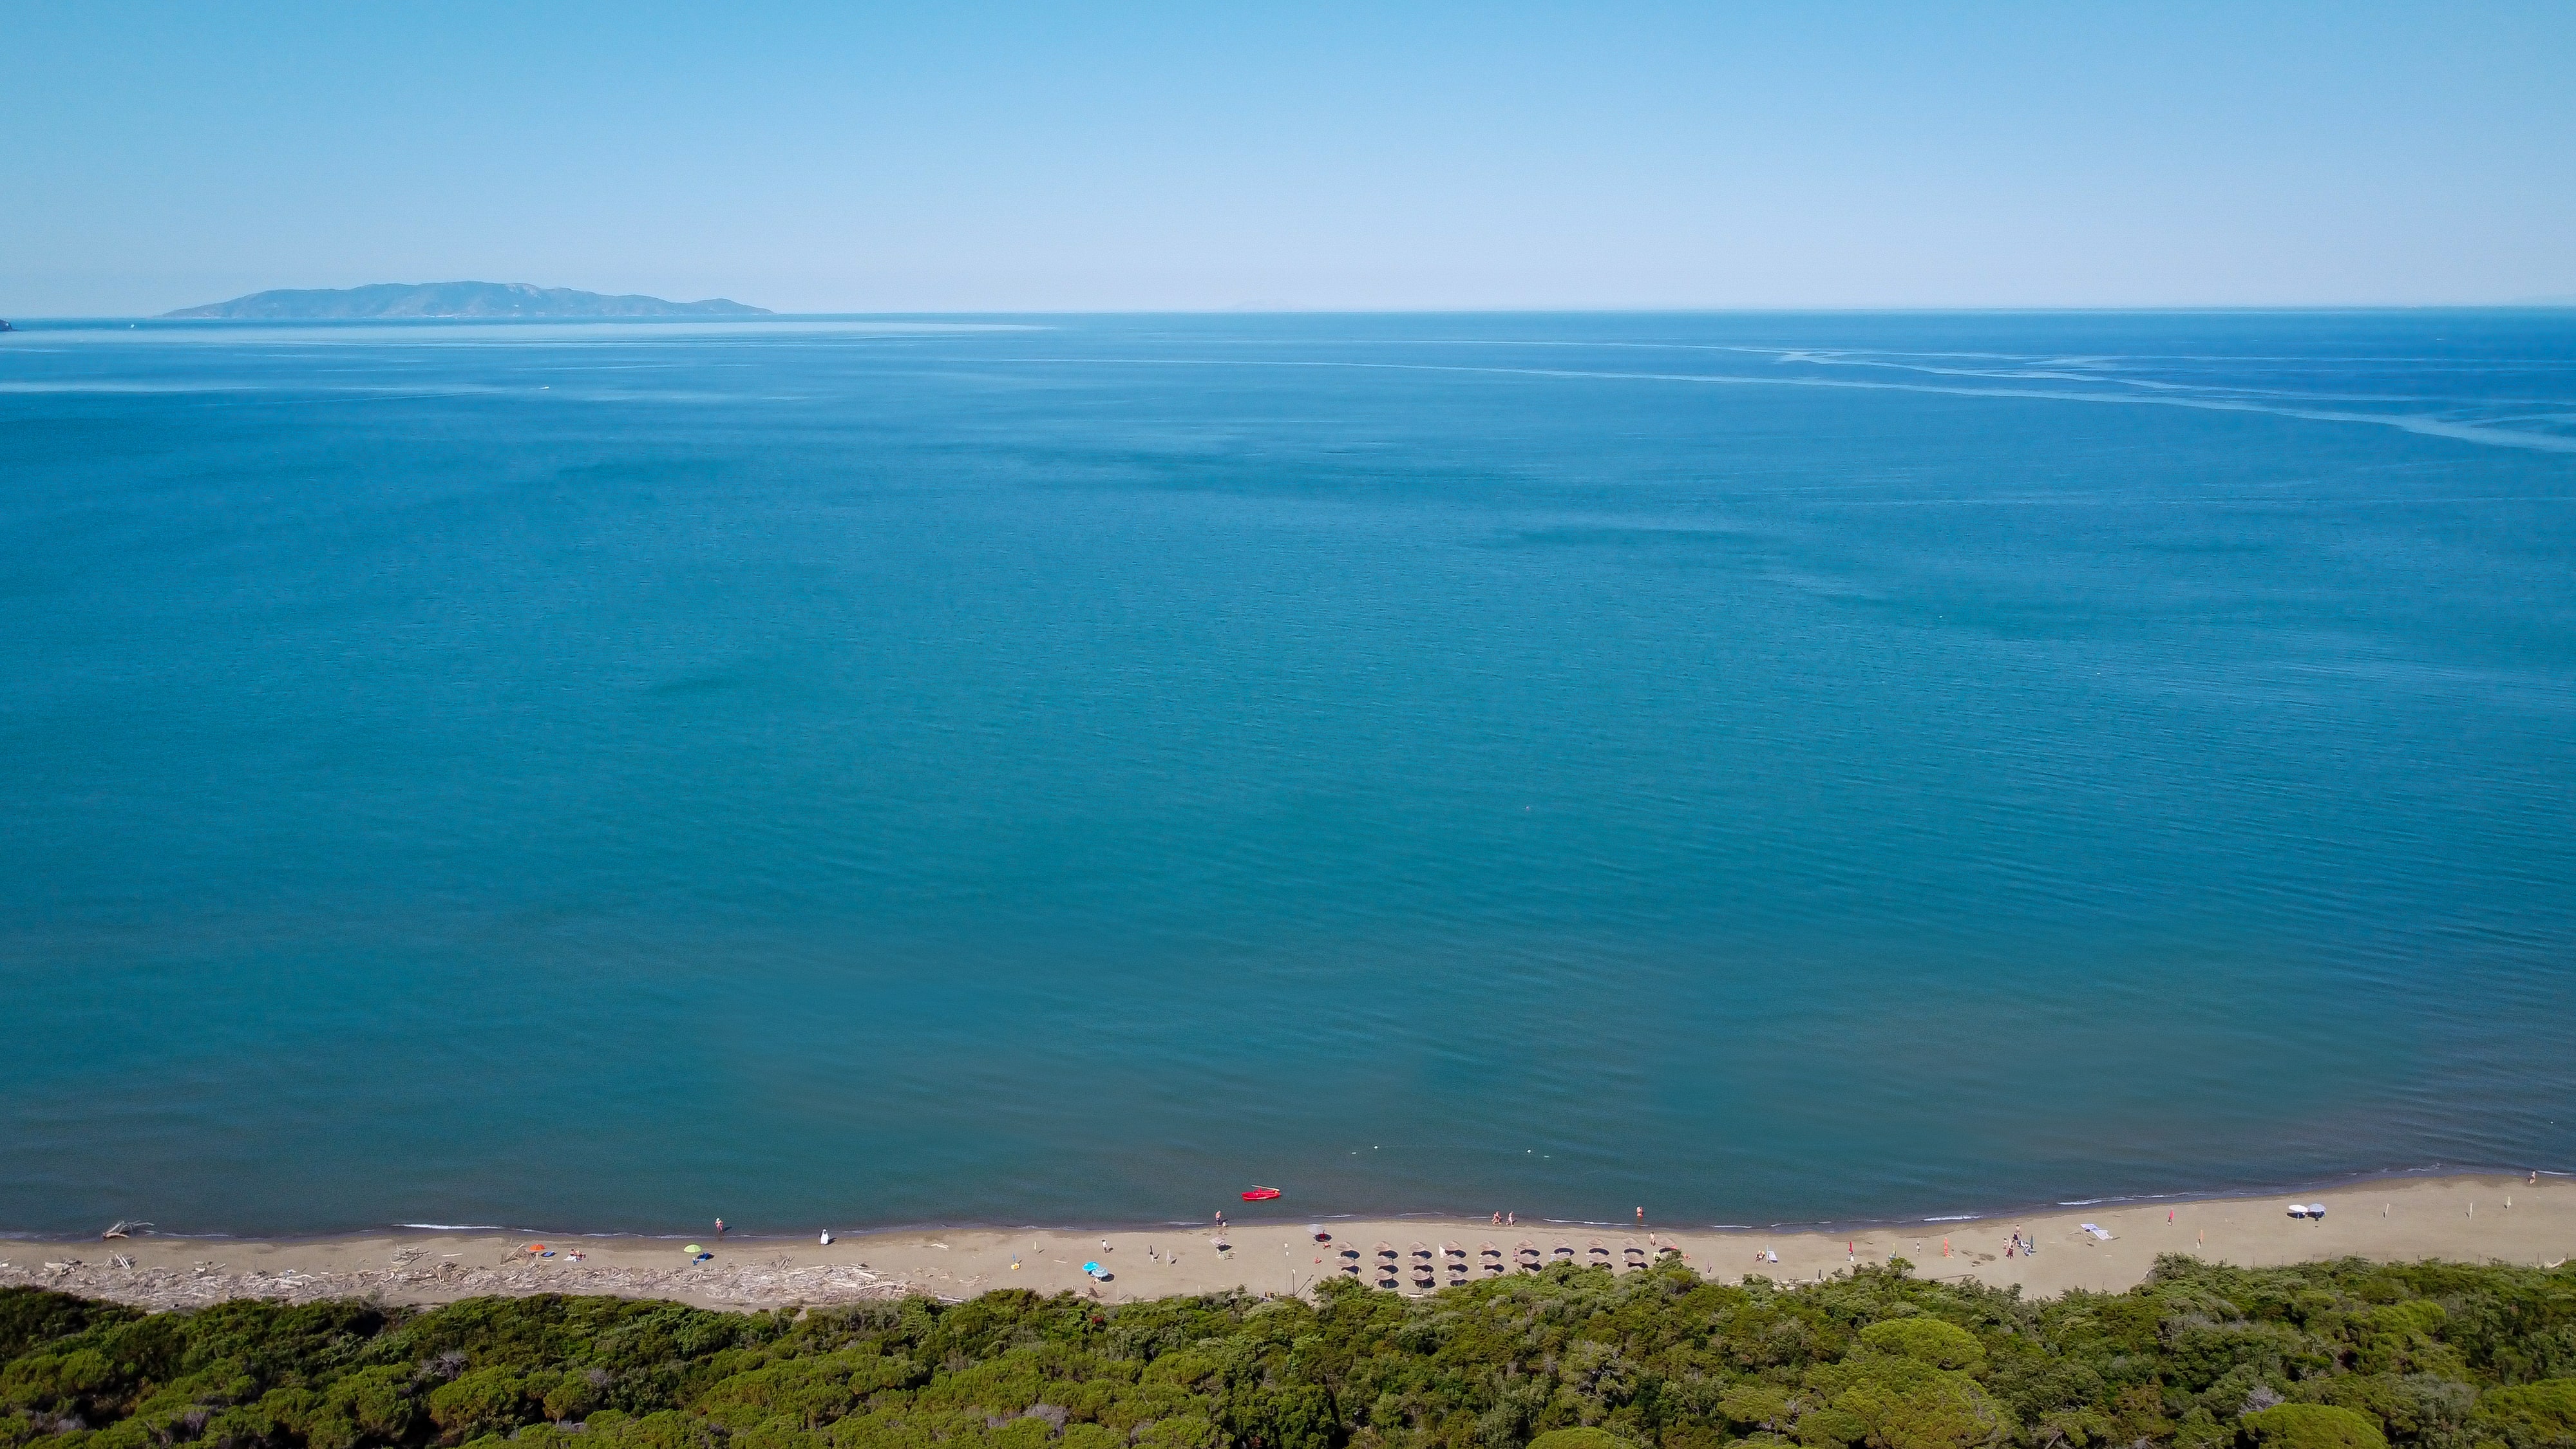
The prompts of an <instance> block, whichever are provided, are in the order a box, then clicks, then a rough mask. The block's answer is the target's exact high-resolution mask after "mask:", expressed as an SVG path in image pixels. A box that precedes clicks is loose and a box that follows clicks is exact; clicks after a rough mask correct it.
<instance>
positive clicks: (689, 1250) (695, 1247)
mask: <svg viewBox="0 0 2576 1449" xmlns="http://www.w3.org/2000/svg"><path fill="white" fill-rule="evenodd" d="M680 1251H681V1252H683V1253H703V1252H705V1251H706V1249H704V1248H701V1247H699V1246H698V1245H697V1244H695V1243H691V1244H689V1245H688V1246H687V1247H685V1248H682V1249H681V1250H680Z"/></svg>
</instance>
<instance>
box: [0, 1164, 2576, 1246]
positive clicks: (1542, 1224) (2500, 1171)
mask: <svg viewBox="0 0 2576 1449" xmlns="http://www.w3.org/2000/svg"><path fill="white" fill-rule="evenodd" d="M2534 1177H2537V1179H2538V1181H2539V1185H2540V1186H2547V1185H2548V1184H2549V1183H2551V1182H2553V1181H2564V1182H2576V1169H2558V1168H2548V1167H2542V1168H2531V1167H2513V1168H2504V1167H2454V1166H2447V1165H2444V1166H2434V1167H2392V1168H2384V1169H2375V1170H2371V1171H2366V1172H2351V1173H2342V1174H2338V1175H2336V1176H2333V1177H2329V1178H2311V1179H2308V1180H2306V1181H2303V1182H2291V1183H2287V1184H2281V1185H2273V1186H2264V1187H2253V1188H2207V1189H2192V1190H2187V1191H2183V1192H2165V1193H2130V1194H2111V1195H2107V1196H2103V1197H2090V1198H2070V1199H2065V1200H2062V1201H2035V1202H2024V1203H2019V1204H2006V1205H2004V1206H2002V1207H1996V1208H1990V1209H1985V1210H1981V1211H1977V1212H1968V1213H1944V1214H1936V1215H1932V1216H1927V1217H1850V1218H1814V1219H1806V1218H1791V1219H1783V1220H1781V1221H1778V1222H1771V1223H1733V1222H1705V1223H1685V1222H1676V1223H1674V1224H1672V1225H1670V1226H1669V1228H1664V1229H1660V1230H1662V1231H1669V1232H1671V1233H1676V1234H1704V1233H1732V1234H1743V1233H1771V1234H1785V1233H1825V1234H1834V1233H1843V1234H1850V1233H1868V1232H1873V1231H1894V1230H1898V1229H1911V1228H1918V1227H1933V1228H1937V1227H1940V1226H1942V1225H1944V1224H1947V1225H1954V1226H1955V1225H1957V1224H1960V1223H1977V1222H1991V1221H1995V1220H1998V1219H2004V1218H2013V1219H2017V1220H2030V1219H2035V1218H2039V1217H2044V1216H2048V1215H2051V1214H2062V1213H2070V1212H2078V1211H2099V1212H2116V1211H2120V1210H2122V1209H2126V1208H2135V1207H2159V1208H2170V1207H2176V1206H2179V1205H2183V1204H2190V1203H2226V1202H2238V1201H2245V1200H2248V1199H2254V1198H2261V1199H2265V1200H2267V1201H2268V1200H2270V1199H2272V1198H2282V1199H2284V1200H2287V1199H2289V1198H2295V1197H2298V1196H2300V1195H2301V1194H2303V1193H2309V1194H2327V1193H2336V1192H2348V1191H2353V1190H2356V1189H2359V1188H2365V1187H2370V1186H2372V1185H2374V1184H2388V1183H2399V1182H2440V1181H2450V1180H2464V1181H2465V1180H2473V1179H2474V1180H2487V1179H2493V1180H2495V1181H2498V1182H2507V1181H2521V1182H2528V1181H2529V1180H2530V1179H2532V1178H2534ZM1272 1205H1273V1204H1246V1206H1257V1207H1266V1206H1272ZM1478 1221H1480V1220H1478V1219H1475V1218H1470V1217H1462V1216H1460V1215H1458V1214H1455V1213H1444V1212H1440V1211H1437V1210H1430V1209H1425V1210H1418V1211H1401V1212H1377V1213H1367V1212H1361V1213H1328V1214H1324V1215H1322V1216H1320V1217H1317V1216H1312V1215H1307V1216H1299V1215H1297V1214H1293V1213H1285V1214H1277V1215H1264V1216H1262V1217H1259V1218H1257V1219H1255V1218H1246V1217H1240V1216H1237V1217H1229V1218H1228V1219H1227V1224H1228V1226H1231V1227H1236V1228H1242V1227H1245V1226H1247V1225H1250V1224H1284V1225H1288V1226H1301V1225H1303V1224H1306V1223H1315V1222H1320V1223H1326V1224H1330V1223H1337V1222H1342V1223H1361V1222H1368V1223H1381V1222H1382V1223H1408V1222H1418V1223H1427V1224H1442V1225H1454V1224H1460V1223H1467V1224H1473V1223H1476V1222H1478ZM1208 1226H1209V1223H1208V1221H1207V1220H1206V1219H1204V1218H1171V1219H1164V1220H1158V1221H1154V1222H1139V1221H1133V1220H1113V1219H1106V1218H1102V1219H1086V1220H1077V1221H1071V1222H1061V1223H999V1222H982V1221H975V1220H956V1221H948V1222H921V1223H888V1224H882V1225H879V1226H874V1227H850V1228H843V1227H840V1226H837V1225H833V1224H826V1223H814V1224H807V1225H805V1226H802V1227H798V1228H793V1229H789V1230H786V1231H761V1232H739V1231H731V1232H729V1233H728V1235H727V1237H726V1239H725V1241H727V1242H729V1243H734V1244H737V1245H748V1244H754V1243H782V1244H783V1243H806V1242H811V1241H813V1239H814V1238H815V1237H816V1236H817V1235H818V1234H819V1233H821V1232H823V1231H826V1230H828V1231H829V1232H830V1233H831V1234H832V1237H833V1241H834V1242H836V1243H837V1242H840V1241H842V1240H843V1239H845V1238H846V1239H849V1240H851V1241H856V1240H859V1239H862V1238H871V1237H883V1236H887V1235H890V1234H899V1233H952V1234H953V1233H1040V1232H1043V1233H1072V1234H1077V1235H1079V1234H1083V1233H1092V1234H1098V1233H1112V1234H1115V1233H1153V1232H1157V1231H1159V1232H1165V1233H1183V1232H1190V1231H1196V1230H1202V1229H1205V1228H1207V1227H1208ZM1520 1226H1521V1227H1523V1228H1525V1229H1546V1230H1562V1231H1566V1232H1619V1231H1623V1230H1627V1229H1630V1228H1633V1226H1634V1225H1633V1224H1630V1223H1622V1222H1616V1221H1608V1220H1598V1221H1596V1220H1594V1219H1590V1218H1532V1219H1530V1220H1529V1221H1528V1222H1524V1223H1522V1224H1521V1225H1520ZM710 1231H712V1229H709V1228H700V1229H694V1230H690V1231H685V1232H667V1233H666V1232H648V1231H643V1230H638V1229H608V1230H592V1229H585V1228H565V1227H552V1228H547V1227H530V1226H527V1225H525V1224H514V1223H379V1224H369V1225H366V1226H363V1227H355V1228H335V1229H326V1230H323V1231H319V1232H298V1233H234V1232H221V1231H210V1232H170V1231H164V1230H161V1229H159V1228H155V1229H154V1230H153V1231H152V1233H151V1234H150V1240H151V1241H164V1242H192V1243H264V1244H271V1245H275V1246H280V1247H284V1246H289V1245H298V1244H329V1243H336V1242H343V1241H348V1240H353V1239H359V1238H377V1237H385V1236H389V1235H395V1234H438V1233H449V1234H491V1233H498V1234H502V1235H505V1236H506V1235H512V1234H516V1235H520V1236H528V1235H534V1236H536V1237H548V1236H552V1237H557V1238H564V1239H570V1240H577V1241H581V1242H638V1243H663V1242H668V1243H680V1242H685V1241H688V1240H690V1239H693V1238H703V1237H705V1236H706V1235H707V1233H708V1232H710ZM100 1241H103V1239H102V1238H101V1237H100V1235H99V1234H97V1233H92V1232H77V1233H49V1232H21V1231H18V1230H15V1229H10V1228H0V1255H5V1254H6V1253H7V1251H8V1249H9V1248H10V1246H11V1245H13V1244H20V1243H33V1244H45V1243H60V1244H66V1245H68V1244H75V1243H96V1242H100ZM131 1241H138V1242H139V1241H145V1239H133V1240H131Z"/></svg>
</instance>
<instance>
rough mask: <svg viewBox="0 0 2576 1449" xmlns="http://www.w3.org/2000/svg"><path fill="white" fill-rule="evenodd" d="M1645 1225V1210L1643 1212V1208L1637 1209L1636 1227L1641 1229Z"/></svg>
mask: <svg viewBox="0 0 2576 1449" xmlns="http://www.w3.org/2000/svg"><path fill="white" fill-rule="evenodd" d="M1645 1225H1646V1210H1645V1209H1644V1208H1639V1209H1637V1226H1638V1227H1641V1228H1642V1227H1644V1226H1645Z"/></svg>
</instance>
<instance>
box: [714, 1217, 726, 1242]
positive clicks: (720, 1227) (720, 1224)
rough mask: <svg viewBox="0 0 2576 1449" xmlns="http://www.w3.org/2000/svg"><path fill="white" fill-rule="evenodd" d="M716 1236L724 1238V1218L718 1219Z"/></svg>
mask: <svg viewBox="0 0 2576 1449" xmlns="http://www.w3.org/2000/svg"><path fill="white" fill-rule="evenodd" d="M716 1236H717V1237H719V1238H721V1237H723V1236H724V1219H722V1218H718V1219H716Z"/></svg>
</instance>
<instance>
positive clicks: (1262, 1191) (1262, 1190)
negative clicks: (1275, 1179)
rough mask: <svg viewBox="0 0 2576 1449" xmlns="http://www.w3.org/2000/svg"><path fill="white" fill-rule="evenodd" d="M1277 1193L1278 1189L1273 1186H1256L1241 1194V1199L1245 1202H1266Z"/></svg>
mask: <svg viewBox="0 0 2576 1449" xmlns="http://www.w3.org/2000/svg"><path fill="white" fill-rule="evenodd" d="M1278 1195H1279V1189H1277V1188H1275V1187H1256V1188H1254V1189H1253V1190H1252V1191H1250V1192H1247V1193H1245V1194H1244V1195H1243V1200H1244V1201H1245V1202H1268V1201H1270V1200H1271V1199H1272V1198H1274V1197H1277V1196H1278Z"/></svg>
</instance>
